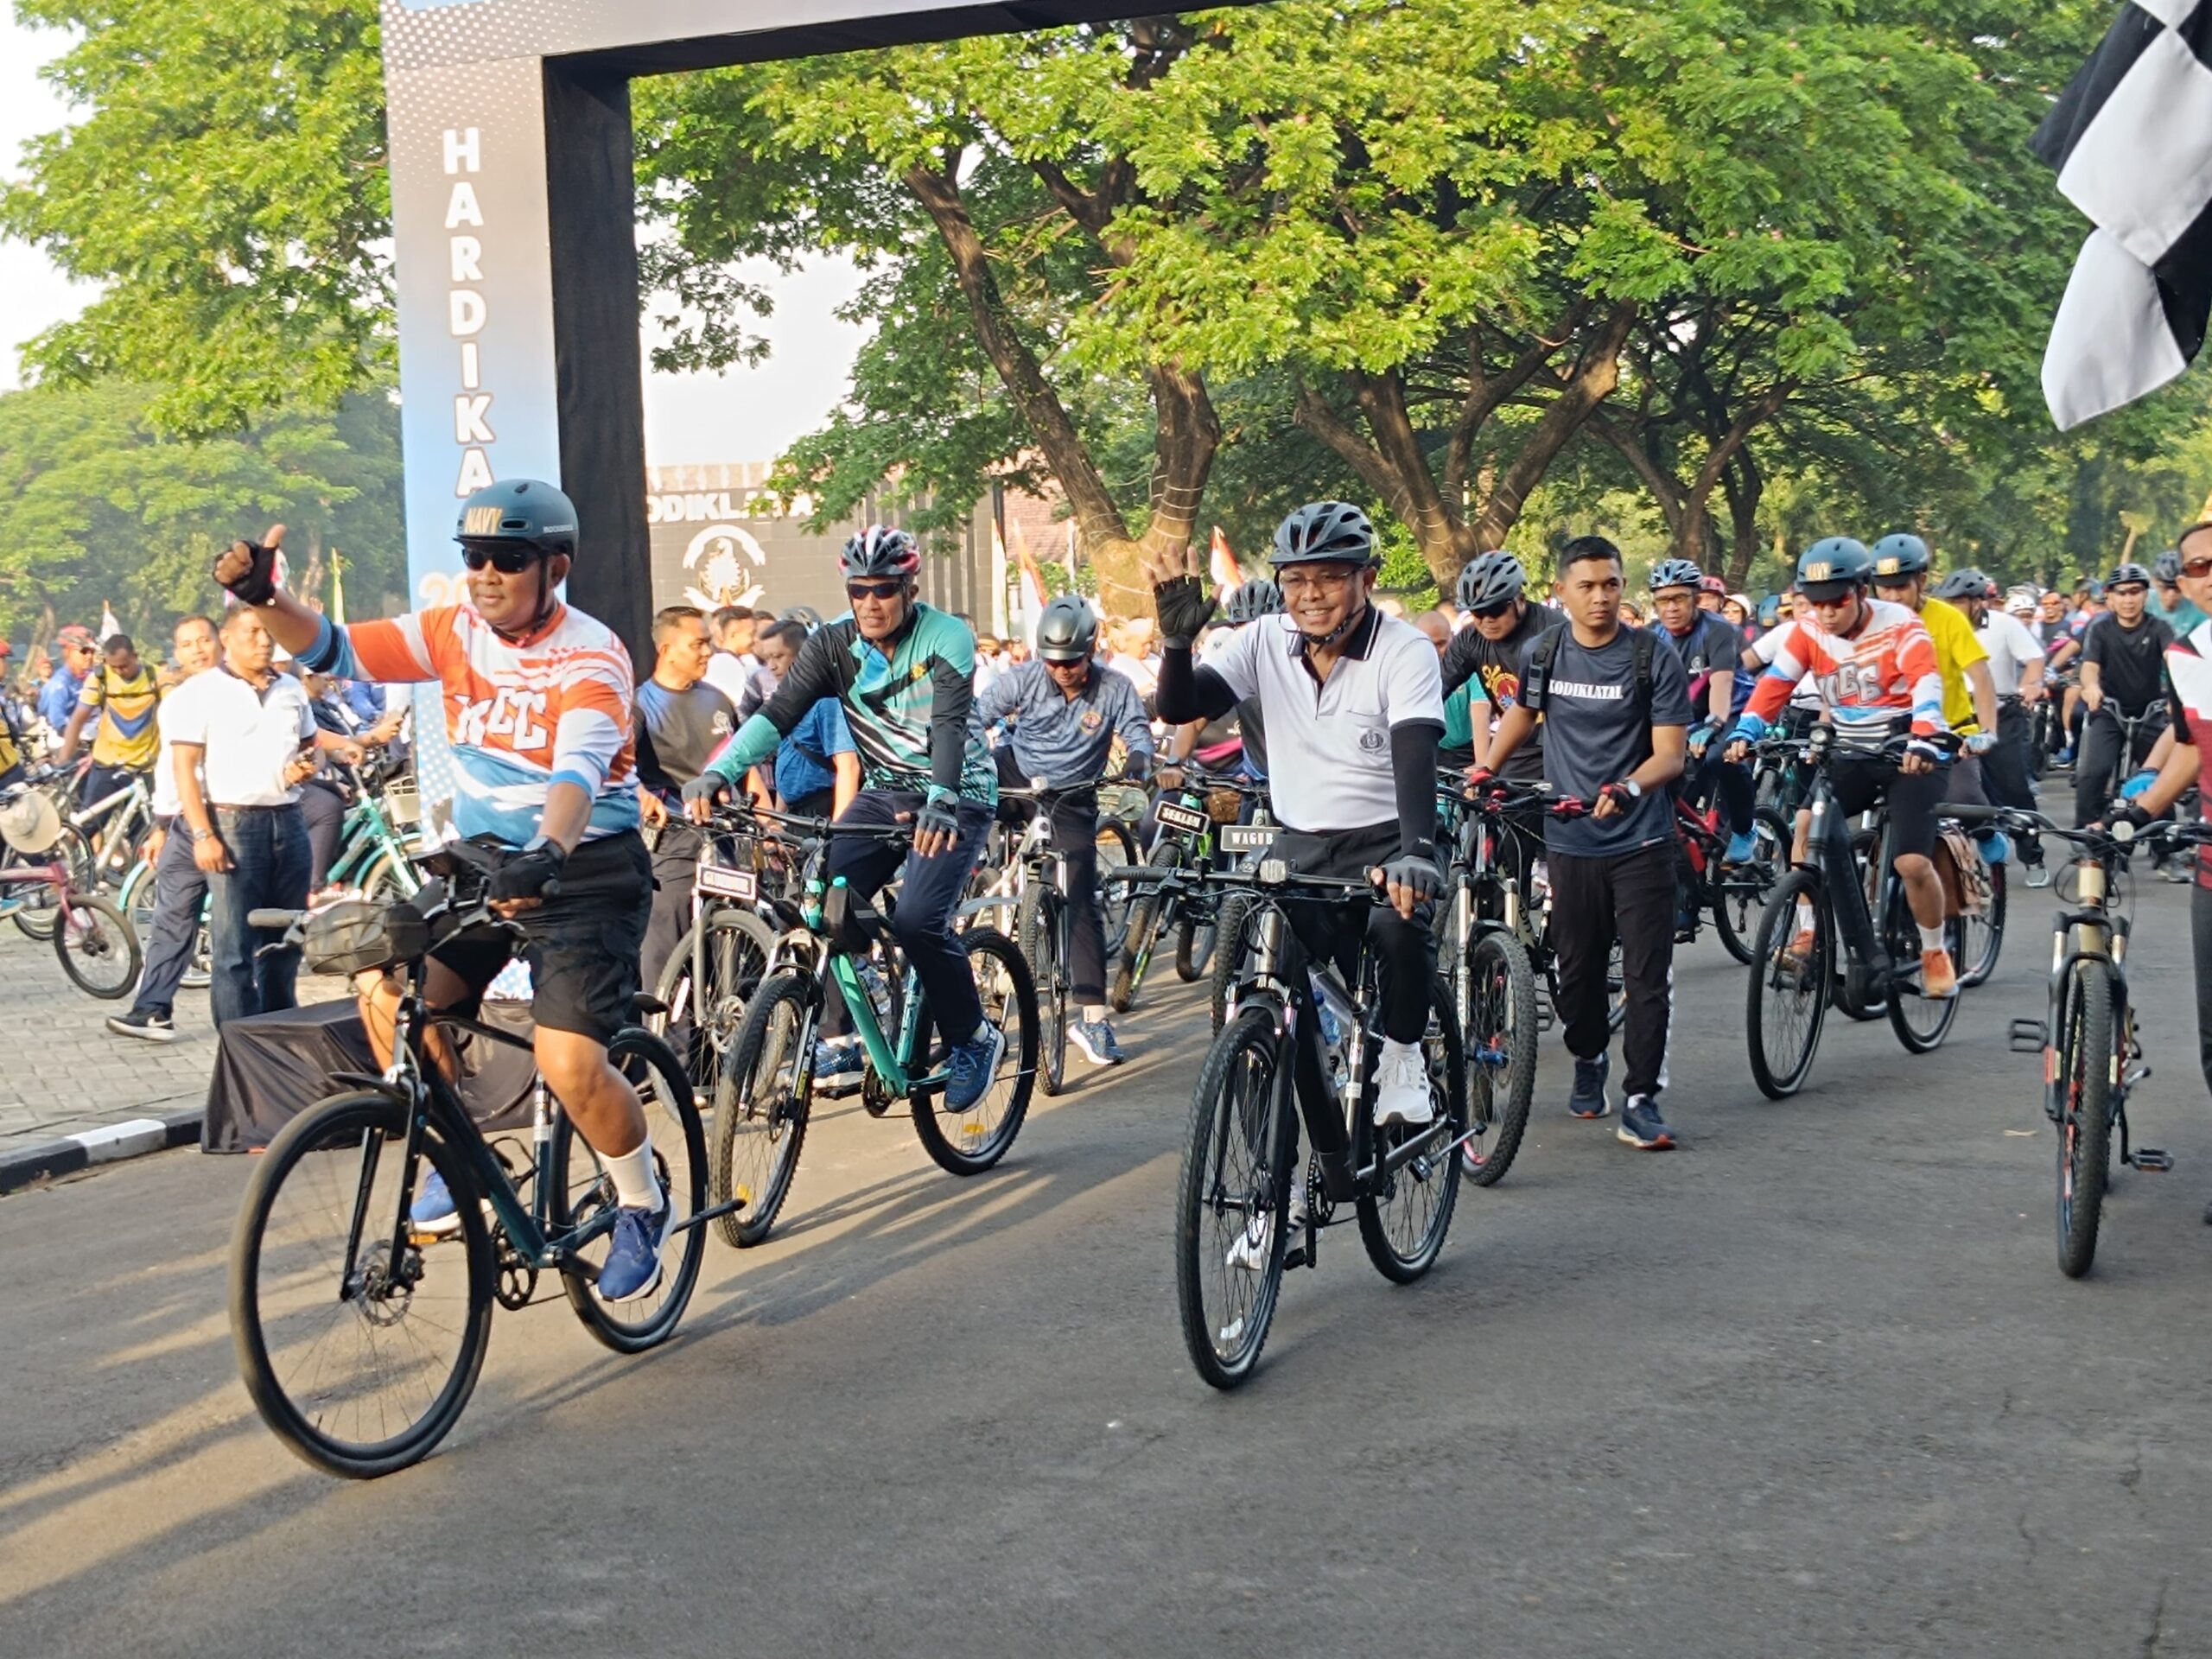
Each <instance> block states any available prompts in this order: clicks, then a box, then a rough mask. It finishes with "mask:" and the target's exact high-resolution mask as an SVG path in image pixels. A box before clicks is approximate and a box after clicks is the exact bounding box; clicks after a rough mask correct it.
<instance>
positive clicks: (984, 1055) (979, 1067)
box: [944, 1020, 1006, 1112]
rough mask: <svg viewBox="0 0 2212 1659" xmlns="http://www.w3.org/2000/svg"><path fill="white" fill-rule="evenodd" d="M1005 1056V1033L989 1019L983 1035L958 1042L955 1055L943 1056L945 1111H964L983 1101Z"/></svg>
mask: <svg viewBox="0 0 2212 1659" xmlns="http://www.w3.org/2000/svg"><path fill="white" fill-rule="evenodd" d="M1005 1055H1006V1033H1004V1032H1002V1031H1001V1030H1000V1029H999V1028H998V1027H996V1026H995V1025H993V1024H991V1023H990V1022H989V1021H988V1020H985V1021H984V1022H983V1031H982V1035H981V1036H979V1037H971V1038H969V1039H968V1040H967V1041H966V1042H964V1043H955V1044H954V1045H953V1046H952V1052H951V1053H950V1054H948V1055H946V1056H945V1057H944V1069H945V1072H946V1080H945V1085H944V1103H945V1106H946V1108H947V1109H950V1110H951V1111H956V1112H964V1111H966V1110H968V1109H969V1108H970V1107H972V1106H974V1105H975V1103H976V1102H977V1101H979V1100H981V1099H982V1097H983V1090H986V1089H988V1088H989V1087H990V1086H991V1077H992V1076H993V1074H994V1073H995V1072H996V1071H998V1069H999V1061H1000V1060H1001V1059H1002V1058H1005Z"/></svg>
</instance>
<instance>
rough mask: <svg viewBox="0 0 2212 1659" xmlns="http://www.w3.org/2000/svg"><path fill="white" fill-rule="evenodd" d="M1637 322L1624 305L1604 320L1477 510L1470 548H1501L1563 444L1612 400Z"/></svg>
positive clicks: (1630, 308)
mask: <svg viewBox="0 0 2212 1659" xmlns="http://www.w3.org/2000/svg"><path fill="white" fill-rule="evenodd" d="M1635 323H1636V307H1635V306H1634V304H1632V303H1630V302H1622V303H1621V304H1618V305H1616V306H1615V307H1614V308H1612V310H1611V312H1609V313H1608V314H1607V315H1606V317H1605V323H1604V325H1603V326H1602V327H1600V328H1599V331H1598V334H1597V337H1596V338H1595V339H1593V340H1592V341H1591V342H1590V343H1589V345H1587V346H1585V347H1584V348H1583V353H1582V356H1581V358H1580V360H1579V361H1578V362H1577V364H1576V365H1575V370H1574V372H1573V374H1572V375H1571V376H1569V377H1568V378H1567V384H1566V385H1563V386H1562V387H1560V393H1559V396H1558V397H1554V398H1553V399H1552V401H1551V403H1550V404H1548V405H1547V406H1546V408H1545V410H1544V413H1543V417H1542V418H1541V420H1539V421H1538V422H1537V423H1536V426H1535V430H1534V431H1533V432H1531V433H1529V435H1528V437H1527V439H1526V440H1524V441H1523V442H1522V445H1521V449H1520V453H1519V454H1516V455H1515V456H1514V457H1513V460H1512V461H1511V462H1510V464H1509V465H1508V466H1507V467H1506V469H1505V472H1504V474H1503V476H1502V477H1501V478H1499V480H1497V487H1496V488H1494V489H1493V490H1492V491H1491V493H1490V497H1489V499H1487V500H1485V501H1484V503H1483V505H1482V510H1481V511H1480V512H1478V513H1477V514H1476V516H1475V525H1474V537H1473V539H1474V544H1475V546H1476V548H1477V549H1478V550H1488V549H1491V548H1494V547H1502V546H1503V545H1504V544H1505V534H1506V532H1507V531H1510V530H1511V529H1512V528H1513V526H1514V525H1515V524H1518V523H1519V522H1520V521H1521V510H1522V507H1523V506H1525V505H1527V504H1528V500H1529V492H1530V491H1532V490H1534V489H1535V487H1536V486H1537V485H1539V484H1541V483H1542V482H1543V480H1544V474H1546V473H1547V472H1548V471H1550V470H1551V464H1552V462H1553V461H1556V460H1558V459H1559V452H1560V450H1562V449H1564V448H1567V440H1568V439H1570V438H1572V437H1573V435H1575V433H1576V432H1578V431H1580V429H1581V427H1582V423H1584V422H1585V421H1587V420H1588V419H1589V418H1590V416H1591V415H1592V413H1593V412H1594V411H1595V410H1596V409H1597V407H1598V405H1599V404H1602V403H1604V402H1605V399H1606V398H1608V397H1611V396H1612V395H1613V389H1614V388H1615V387H1616V386H1618V385H1620V383H1621V348H1622V347H1623V346H1626V345H1627V344H1628V335H1629V330H1630V328H1631V327H1634V326H1635Z"/></svg>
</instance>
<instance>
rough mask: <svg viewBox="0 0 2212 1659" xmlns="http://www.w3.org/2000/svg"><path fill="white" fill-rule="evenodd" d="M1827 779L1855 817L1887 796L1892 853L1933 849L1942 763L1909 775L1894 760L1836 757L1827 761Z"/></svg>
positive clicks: (1924, 854)
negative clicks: (1934, 768) (1932, 768)
mask: <svg viewBox="0 0 2212 1659" xmlns="http://www.w3.org/2000/svg"><path fill="white" fill-rule="evenodd" d="M1828 783H1829V785H1830V787H1831V788H1832V789H1834V791H1835V804H1837V805H1838V806H1839V807H1840V808H1842V810H1844V811H1846V812H1848V813H1850V814H1851V815H1852V816H1853V817H1856V816H1858V815H1859V813H1861V812H1864V811H1865V810H1866V809H1867V808H1869V807H1871V806H1872V805H1873V804H1875V803H1876V802H1877V801H1879V800H1880V799H1882V798H1884V797H1885V796H1887V797H1888V799H1889V804H1890V850H1891V855H1892V856H1897V857H1901V856H1903V855H1905V854H1907V853H1917V854H1919V855H1921V857H1923V858H1926V857H1928V856H1929V855H1931V854H1933V853H1934V852H1935V850H1936V812H1937V810H1938V809H1939V808H1940V807H1941V806H1942V804H1943V789H1944V784H1945V779H1944V776H1943V772H1942V768H1941V767H1938V768H1937V769H1936V770H1935V771H1934V772H1922V773H1921V774H1919V775H1918V776H1917V777H1908V776H1907V775H1906V774H1905V773H1904V772H1901V771H1899V770H1898V769H1897V766H1895V765H1893V764H1890V763H1885V762H1883V761H1878V760H1833V761H1830V762H1829V763H1828Z"/></svg>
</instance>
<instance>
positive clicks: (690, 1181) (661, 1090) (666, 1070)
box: [551, 1026, 707, 1354]
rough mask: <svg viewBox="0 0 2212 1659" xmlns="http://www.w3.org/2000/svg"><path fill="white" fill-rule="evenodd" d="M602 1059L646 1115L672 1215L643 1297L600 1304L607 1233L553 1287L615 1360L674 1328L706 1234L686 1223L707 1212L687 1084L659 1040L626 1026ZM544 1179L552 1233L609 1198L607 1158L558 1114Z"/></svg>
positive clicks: (702, 1142)
mask: <svg viewBox="0 0 2212 1659" xmlns="http://www.w3.org/2000/svg"><path fill="white" fill-rule="evenodd" d="M607 1064H608V1065H612V1066H613V1068H614V1069H615V1070H616V1071H620V1073H621V1074H622V1075H623V1077H625V1078H626V1079H627V1080H628V1082H629V1084H630V1086H631V1087H632V1089H634V1090H637V1091H638V1103H639V1105H641V1106H643V1107H644V1108H645V1139H646V1141H648V1142H649V1143H650V1144H651V1145H652V1149H653V1174H654V1175H655V1176H656V1177H657V1178H658V1179H659V1182H660V1186H661V1191H662V1192H665V1193H667V1194H668V1195H669V1197H670V1199H671V1202H672V1203H673V1205H675V1211H676V1213H675V1214H674V1216H673V1217H671V1219H670V1224H669V1233H668V1237H667V1240H666V1242H665V1243H663V1244H662V1246H661V1254H660V1268H661V1271H660V1282H659V1284H658V1285H657V1286H656V1287H654V1288H653V1289H652V1290H649V1291H647V1292H646V1293H645V1294H644V1295H642V1296H638V1297H634V1298H632V1299H631V1300H628V1301H624V1302H619V1303H617V1302H607V1301H602V1300H600V1296H599V1292H598V1291H597V1289H596V1288H595V1287H594V1279H595V1278H596V1276H597V1271H598V1268H599V1266H600V1264H601V1262H605V1261H606V1259H607V1251H608V1249H610V1248H611V1243H612V1235H611V1234H607V1233H602V1234H601V1235H600V1236H598V1237H597V1238H596V1239H594V1240H593V1241H592V1242H591V1243H589V1244H588V1245H586V1246H584V1248H583V1249H582V1250H581V1251H578V1252H576V1253H575V1254H574V1255H571V1256H570V1257H569V1259H568V1260H566V1261H564V1262H563V1263H562V1267H561V1284H562V1287H563V1289H564V1290H566V1291H567V1292H568V1293H569V1306H570V1307H572V1308H574V1309H575V1314H576V1317H577V1318H578V1319H581V1320H582V1321H583V1326H584V1329H585V1330H587V1331H588V1332H591V1333H592V1335H593V1336H594V1337H596V1338H599V1339H600V1341H601V1342H602V1343H604V1344H607V1346H608V1347H609V1348H612V1349H613V1350H614V1351H615V1352H616V1353H618V1354H634V1353H639V1352H641V1351H644V1350H645V1349H647V1348H651V1347H652V1346H654V1345H655V1344H658V1343H662V1342H665V1341H666V1340H667V1339H668V1338H669V1337H670V1336H671V1335H672V1334H673V1333H674V1332H675V1330H676V1322H677V1320H678V1319H682V1318H683V1308H684V1305H685V1304H686V1303H688V1302H689V1301H690V1300H691V1292H692V1288H693V1287H695V1286H696V1285H697V1283H698V1282H699V1262H700V1261H701V1259H702V1257H703V1256H704V1255H706V1253H707V1233H706V1229H704V1228H703V1227H701V1226H699V1225H698V1224H696V1221H694V1220H693V1217H696V1216H697V1215H698V1213H699V1212H700V1211H702V1210H704V1209H705V1208H706V1207H707V1136H706V1132H705V1130H703V1129H702V1128H700V1126H699V1108H698V1104H697V1103H696V1101H695V1100H694V1099H693V1098H692V1094H691V1079H690V1078H689V1077H686V1076H684V1074H683V1062H682V1061H680V1060H678V1059H677V1058H676V1052H675V1051H674V1050H673V1049H671V1048H670V1047H669V1046H668V1045H667V1044H666V1043H664V1042H663V1041H661V1039H659V1038H658V1037H656V1036H654V1035H653V1034H652V1033H651V1032H649V1031H647V1030H646V1029H645V1027H643V1026H625V1027H622V1029H621V1030H620V1031H618V1032H616V1033H614V1040H613V1041H612V1042H610V1043H609V1044H607ZM552 1179H553V1204H552V1211H553V1213H552V1217H551V1221H552V1230H553V1231H554V1232H555V1233H556V1234H557V1233H559V1232H561V1231H563V1230H567V1229H569V1228H576V1227H582V1226H584V1225H586V1224H588V1223H589V1222H591V1221H592V1220H593V1219H594V1217H597V1216H599V1215H601V1213H603V1212H605V1211H607V1210H610V1209H612V1208H613V1206H614V1205H615V1203H616V1202H617V1199H616V1196H615V1192H614V1180H613V1177H612V1176H610V1175H609V1174H608V1173H607V1166H606V1164H605V1162H604V1161H603V1160H601V1157H600V1155H599V1154H597V1153H596V1152H594V1151H593V1150H592V1147H591V1143H590V1142H589V1141H586V1140H585V1139H584V1138H583V1136H582V1135H579V1134H577V1133H576V1126H575V1123H574V1122H572V1121H571V1120H570V1119H569V1115H568V1114H567V1113H566V1112H563V1113H562V1114H561V1116H560V1118H559V1120H558V1122H557V1123H556V1127H555V1129H554V1132H553V1177H552ZM687 1224H688V1225H687Z"/></svg>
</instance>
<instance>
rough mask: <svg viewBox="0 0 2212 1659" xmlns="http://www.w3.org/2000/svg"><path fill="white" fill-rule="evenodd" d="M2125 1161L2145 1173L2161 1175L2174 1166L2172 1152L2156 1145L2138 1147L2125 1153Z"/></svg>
mask: <svg viewBox="0 0 2212 1659" xmlns="http://www.w3.org/2000/svg"><path fill="white" fill-rule="evenodd" d="M2127 1161H2128V1162H2129V1163H2130V1164H2132V1165H2133V1166H2134V1167H2136V1168H2137V1169H2139V1170H2141V1171H2142V1172H2143V1173H2145V1174H2146V1175H2163V1174H2164V1173H2166V1172H2167V1171H2168V1170H2170V1169H2171V1168H2172V1167H2173V1166H2174V1160H2173V1154H2171V1153H2168V1152H2164V1151H2161V1150H2160V1149H2159V1148H2158V1147H2136V1148H2135V1149H2134V1150H2133V1152H2130V1153H2129V1154H2127Z"/></svg>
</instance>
